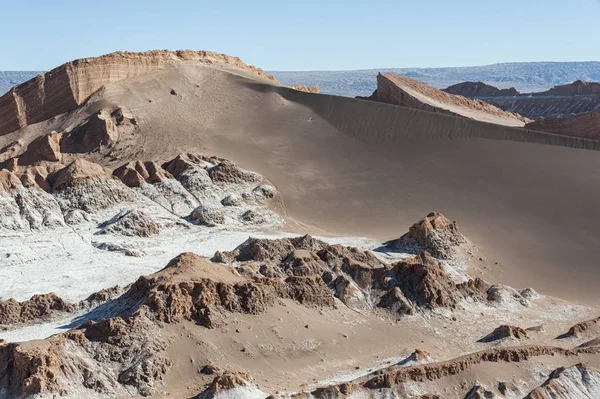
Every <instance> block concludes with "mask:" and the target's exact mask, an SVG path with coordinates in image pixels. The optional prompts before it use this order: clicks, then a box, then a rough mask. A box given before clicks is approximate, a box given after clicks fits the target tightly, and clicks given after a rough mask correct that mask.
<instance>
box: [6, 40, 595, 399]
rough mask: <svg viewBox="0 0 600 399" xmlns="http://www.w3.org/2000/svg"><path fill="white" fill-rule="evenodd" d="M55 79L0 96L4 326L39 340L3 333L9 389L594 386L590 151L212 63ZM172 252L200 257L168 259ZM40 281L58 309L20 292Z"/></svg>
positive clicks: (317, 392) (314, 394)
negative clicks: (289, 84)
mask: <svg viewBox="0 0 600 399" xmlns="http://www.w3.org/2000/svg"><path fill="white" fill-rule="evenodd" d="M198 57H200V59H199V58H198ZM203 57H204V58H203ZM206 57H208V58H206ZM211 57H213V58H214V57H216V58H215V61H214V62H212V61H211V60H212V58H211ZM113 61H115V62H114V63H113ZM55 71H63V72H64V76H66V78H65V79H60V78H57V77H56V75H55V76H54V78H53V76H52V73H51V74H50V75H47V76H45V77H43V78H36V80H34V81H30V82H28V83H25V84H24V85H23V86H21V88H20V89H15V90H13V91H12V92H11V93H9V94H8V95H7V96H5V97H2V99H0V103H1V102H2V101H5V102H6V101H8V103H5V105H6V106H5V107H2V108H0V113H2V114H1V115H3V118H5V119H3V121H4V122H5V124H4V125H2V124H0V132H1V133H0V148H1V150H0V159H2V164H1V165H0V166H1V167H2V168H3V169H4V170H2V171H1V173H0V188H1V190H0V200H1V203H0V205H1V207H0V212H1V213H2V219H0V229H2V231H1V234H2V236H3V239H4V240H5V242H4V241H3V242H4V243H5V244H6V245H3V247H6V248H2V250H3V251H4V252H3V253H4V256H3V257H2V262H1V263H0V267H2V272H3V273H5V274H6V275H7V280H9V279H10V278H11V276H12V277H14V276H15V275H16V274H19V275H20V277H19V278H17V279H15V278H13V279H12V280H11V281H12V282H10V283H9V285H10V287H8V288H5V289H4V291H2V292H0V296H3V295H7V293H8V294H10V295H11V296H13V297H18V301H14V300H6V301H0V302H1V303H0V313H3V314H5V315H8V317H6V318H5V320H4V321H3V323H5V324H6V326H0V328H3V329H8V330H6V331H7V335H6V337H7V338H8V339H9V340H10V341H20V340H21V339H23V338H24V337H36V338H44V339H41V340H39V341H29V342H25V343H15V342H10V343H7V342H3V341H2V340H0V360H1V359H3V360H4V361H0V396H2V395H3V394H5V396H6V395H8V396H27V395H29V394H37V393H43V394H53V393H61V394H62V393H66V394H67V395H71V396H72V397H73V396H86V395H89V394H90V393H91V392H94V394H96V393H98V394H101V395H104V396H123V397H124V396H127V395H137V394H140V395H154V396H155V397H162V396H169V395H175V396H177V397H191V396H196V395H198V394H200V396H198V397H203V398H204V397H205V398H219V397H221V398H226V397H235V395H237V396H238V397H240V396H241V397H257V398H263V397H265V396H267V393H266V392H269V393H274V394H275V395H277V397H306V398H332V397H333V398H338V397H347V395H346V394H347V393H348V392H349V390H351V391H352V392H354V394H355V396H356V395H363V394H364V395H371V396H373V397H383V396H385V397H412V396H419V395H425V396H420V397H428V398H431V397H435V396H431V395H429V396H427V395H426V394H430V393H435V394H440V395H443V397H449V398H456V399H462V398H463V397H466V398H468V397H477V395H480V396H481V395H484V396H486V397H487V396H489V395H495V394H496V393H498V394H499V395H500V394H502V395H504V393H503V391H506V390H508V389H513V388H515V389H516V390H515V391H514V392H515V394H514V395H513V397H517V394H520V395H521V396H519V397H522V396H523V395H526V394H527V393H528V392H531V391H532V390H535V393H536V394H537V395H538V396H539V397H550V395H551V393H550V392H547V386H548V384H546V383H545V382H544V381H546V380H548V381H551V382H552V384H553V385H556V386H558V387H560V388H561V389H562V390H563V391H564V390H568V389H569V387H570V386H573V385H574V384H575V385H577V386H581V387H583V386H582V385H581V384H584V385H585V384H586V385H585V387H583V388H582V390H581V392H584V390H586V389H587V390H588V391H589V392H592V391H593V390H597V389H598V387H599V386H600V379H599V378H596V376H598V375H600V374H598V370H597V367H598V365H599V363H598V351H599V347H598V345H597V341H596V340H597V328H596V327H597V326H596V324H597V323H595V321H596V320H597V319H596V317H597V310H598V309H597V287H598V283H600V274H599V273H598V266H597V265H598V262H597V259H598V257H599V256H600V234H599V233H598V229H597V221H598V220H599V219H600V210H598V207H597V203H598V200H599V199H600V173H599V172H600V157H599V155H598V154H599V153H598V150H599V149H600V142H598V141H593V140H586V139H582V138H576V137H568V136H561V135H554V134H549V133H543V132H538V131H534V130H527V129H523V128H514V127H510V126H505V125H503V124H498V123H496V124H492V123H487V122H485V121H479V120H476V118H475V119H474V118H471V117H465V115H460V116H457V115H455V113H453V112H449V113H446V112H428V111H427V110H423V109H414V108H408V107H404V106H397V105H390V104H384V103H379V102H374V101H366V100H360V99H350V98H342V97H336V96H328V95H320V94H316V93H312V92H310V91H315V90H316V89H314V90H313V89H310V90H309V92H306V91H304V89H306V88H301V87H298V86H297V87H296V88H287V87H283V86H280V85H279V84H278V83H277V82H276V81H274V80H272V79H270V78H269V77H268V76H266V75H265V74H264V73H263V72H262V71H261V70H259V69H257V68H254V67H249V66H246V65H245V64H243V63H241V61H240V60H239V59H237V58H233V57H227V56H220V55H215V54H213V53H204V52H199V53H196V52H193V53H188V52H184V53H180V52H177V53H170V52H150V53H146V54H131V53H125V54H116V55H109V56H105V57H100V58H96V59H89V60H82V61H76V62H73V63H69V64H67V65H66V66H63V67H59V68H57V69H56V70H55ZM61 73H62V72H61ZM44 82H46V83H47V82H52V84H50V83H48V84H46V83H44ZM53 88H54V89H56V90H55V91H53V90H54V89H53ZM65 93H66V94H65ZM25 94H26V95H25ZM51 99H57V101H56V102H54V101H51ZM60 99H62V100H61V101H63V100H64V101H63V102H61V101H58V100H60ZM11 101H12V102H11ZM478 115H480V114H478ZM483 119H485V118H483ZM485 120H487V119H485ZM6 121H8V122H6ZM14 126H17V130H11V129H13V127H14ZM212 155H215V156H212ZM167 161H168V162H167ZM231 161H233V162H231ZM237 165H239V166H240V167H238V166H237ZM432 210H435V211H440V212H443V213H444V214H446V215H447V216H449V217H451V218H452V219H447V218H446V217H444V216H443V215H441V214H438V213H431V214H429V212H430V211H432ZM427 214H428V216H427V217H425V218H422V217H423V215H427ZM454 219H456V220H458V221H459V223H458V224H460V230H459V228H458V224H457V223H455V222H453V220H454ZM416 220H418V222H417V223H415V224H412V223H413V222H414V221H416ZM411 225H412V226H411ZM409 226H411V227H409ZM407 227H409V228H408V233H406V231H407ZM268 232H270V235H268V236H269V237H270V238H271V239H265V238H266V237H267V236H265V233H268ZM299 232H302V233H318V234H319V235H320V236H321V237H320V238H319V239H314V238H312V237H310V236H307V235H302V236H298V237H292V233H294V235H297V233H299ZM405 233H406V234H405ZM251 234H252V235H254V234H256V235H257V237H255V238H250V239H248V240H246V237H247V236H248V235H251ZM463 234H464V236H463ZM331 236H334V237H331ZM335 236H337V237H335ZM340 236H350V237H347V238H345V239H344V238H343V237H340ZM240 237H243V239H241V238H240ZM361 237H364V238H361ZM399 237H400V238H399ZM398 238H399V239H398ZM23 240H26V241H27V242H28V243H29V244H31V246H32V247H34V248H33V249H31V250H29V251H27V250H23V248H22V243H23ZM328 240H333V242H335V243H336V244H339V243H341V242H344V241H345V240H348V241H347V242H352V243H356V244H352V245H356V246H357V247H358V248H351V247H346V246H344V245H330V244H329V243H328ZM388 240H389V241H388ZM384 241H387V242H384ZM469 241H470V242H469ZM238 244H240V245H238ZM187 250H192V251H193V252H195V253H199V254H202V255H207V254H209V255H211V256H212V258H211V261H212V262H215V263H211V262H208V261H207V260H206V259H205V258H202V257H200V256H199V255H196V254H193V253H185V254H181V255H179V256H176V257H175V258H174V259H173V260H172V261H171V262H169V263H168V264H167V267H165V268H163V269H162V270H160V269H161V268H162V267H163V266H164V264H165V262H163V261H165V260H166V259H170V258H171V257H173V256H174V255H176V253H181V252H184V251H187ZM215 251H216V252H215ZM423 251H428V252H427V253H425V252H423ZM213 254H214V256H213ZM14 255H16V256H14ZM125 257H129V258H131V259H130V260H126V259H125ZM61 261H64V262H63V263H60V262H61ZM71 265H73V270H71ZM50 267H52V270H47V269H49V268H50ZM107 269H108V270H107ZM38 270H39V274H40V276H39V277H40V278H38V276H35V277H33V273H36V274H38V273H37V271H38ZM74 270H75V271H74ZM158 270H160V271H159V272H158V273H154V274H150V275H148V276H146V277H140V278H138V279H137V282H135V283H134V284H132V285H130V286H128V287H126V288H125V289H124V291H125V294H123V295H122V296H120V297H119V298H117V299H114V300H113V299H111V298H112V297H111V295H113V294H114V295H118V292H121V289H120V288H118V287H114V288H111V289H109V290H108V291H107V290H102V291H100V292H98V293H95V294H92V295H91V296H89V297H88V299H86V300H85V301H88V302H89V305H85V304H84V307H85V308H86V309H88V307H89V306H95V305H92V303H94V304H97V305H99V307H98V308H97V309H93V310H91V311H89V312H87V313H85V314H79V313H78V311H79V307H78V308H77V309H76V308H75V307H74V305H73V304H75V302H74V301H75V300H79V299H82V298H86V295H89V294H91V293H90V292H88V291H89V290H90V289H91V288H90V287H92V286H93V287H95V288H94V289H96V288H109V287H111V286H112V285H114V283H115V282H117V281H118V282H119V283H120V284H121V283H122V284H123V285H125V284H127V283H129V282H132V281H134V280H135V278H134V277H137V276H138V275H139V273H140V272H142V271H143V272H144V273H145V272H146V271H147V272H150V273H152V272H156V271H158ZM46 271H47V272H46ZM108 273H110V274H112V275H111V276H110V278H107V274H108ZM91 279H94V280H95V281H94V282H93V284H92V283H91V282H89V281H83V280H91ZM117 279H118V280H117ZM96 280H97V281H96ZM109 283H110V284H109ZM25 284H27V285H28V287H26V288H19V287H23V285H25ZM74 284H78V286H77V287H74V286H73V285H74ZM503 284H507V285H510V286H512V287H509V286H507V285H503ZM529 286H531V287H533V288H535V289H533V288H526V289H524V288H525V287H529ZM40 287H44V288H46V287H48V288H50V289H49V290H48V291H52V290H55V289H56V291H57V294H58V296H57V297H56V299H57V300H61V298H62V299H65V298H66V302H65V303H67V304H68V305H70V306H68V307H59V308H57V309H54V308H53V307H52V306H50V305H49V304H47V303H46V301H43V300H39V298H38V297H34V299H32V300H29V301H27V300H26V299H28V297H29V294H28V295H25V293H24V291H27V290H30V291H31V293H35V292H36V290H38V289H40ZM536 290H537V291H539V292H540V293H541V294H542V295H539V294H538V293H537V292H536ZM75 294H76V295H75ZM544 294H545V295H544ZM21 296H22V297H21ZM36 298H37V299H36ZM41 298H42V299H44V298H55V296H53V295H50V296H47V297H46V296H45V297H41ZM565 299H566V300H567V301H565ZM79 303H81V302H79ZM582 304H583V305H586V304H587V305H589V306H581V305H582ZM77 306H79V305H77ZM63 308H64V309H63ZM23 309H28V311H27V312H25V313H23ZM65 314H66V315H65ZM17 316H18V317H17ZM23 316H26V317H23ZM59 318H60V320H63V319H65V318H67V323H66V324H65V325H62V326H61V327H58V328H57V324H56V323H57V322H58V321H59ZM29 323H34V324H29ZM35 323H37V324H35ZM82 323H84V324H82ZM571 326H574V327H572V328H570V327H571ZM34 327H36V328H34ZM71 328H74V329H71ZM59 329H66V330H67V331H66V332H64V333H61V334H57V335H54V336H52V337H49V338H45V337H47V335H48V334H51V333H52V332H58V330H59ZM571 330H573V331H574V332H576V333H573V334H565V331H571ZM19 334H27V335H24V336H20V335H19ZM415 349H416V350H415ZM581 361H589V362H590V364H589V365H588V366H575V367H568V366H572V365H573V364H575V363H578V362H581ZM565 366H567V368H564V367H565ZM553 370H554V371H553ZM246 371H249V373H247V372H246ZM584 374H585V375H584ZM589 375H591V376H593V377H594V378H593V379H590V378H588V377H586V376H589ZM492 376H493V377H492ZM181 381H186V384H181ZM502 384H505V385H502ZM517 385H518V386H517ZM293 392H300V393H299V395H300V396H298V395H296V396H293ZM465 395H467V396H465ZM532 395H533V394H532ZM509 397H510V396H509Z"/></svg>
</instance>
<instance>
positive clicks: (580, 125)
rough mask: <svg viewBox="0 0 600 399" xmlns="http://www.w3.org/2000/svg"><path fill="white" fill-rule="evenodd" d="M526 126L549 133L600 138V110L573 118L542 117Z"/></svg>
mask: <svg viewBox="0 0 600 399" xmlns="http://www.w3.org/2000/svg"><path fill="white" fill-rule="evenodd" d="M525 127H526V128H527V129H531V130H540V131H543V132H548V133H556V134H563V135H566V136H575V137H583V138H586V139H594V140H600V112H590V113H586V114H581V115H577V116H574V117H572V118H555V119H542V120H539V121H535V122H531V123H528V124H527V125H526V126H525Z"/></svg>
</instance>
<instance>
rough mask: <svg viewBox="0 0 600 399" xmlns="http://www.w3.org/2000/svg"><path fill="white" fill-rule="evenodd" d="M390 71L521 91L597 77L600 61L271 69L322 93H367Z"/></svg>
mask: <svg viewBox="0 0 600 399" xmlns="http://www.w3.org/2000/svg"><path fill="white" fill-rule="evenodd" d="M379 72H381V73H386V72H393V73H397V74H399V75H404V76H408V77H410V78H413V79H415V80H418V81H420V82H423V83H426V84H428V85H430V86H433V87H435V88H438V89H444V88H446V87H448V86H450V85H453V84H456V83H460V82H465V81H475V82H484V83H487V84H490V85H492V86H496V87H498V88H501V89H504V88H510V87H515V88H516V89H517V90H519V91H520V92H522V93H523V92H536V91H544V90H548V89H550V88H552V87H554V86H555V85H562V84H566V83H571V82H573V81H575V80H584V81H586V80H590V81H600V62H598V61H589V62H524V63H503V64H493V65H486V66H474V67H456V68H381V69H367V70H358V71H314V72H286V71H270V72H269V73H271V74H273V75H274V76H275V78H277V80H279V81H280V82H281V83H283V84H285V85H291V84H294V83H299V84H303V85H310V86H312V85H318V86H319V87H320V88H321V93H325V94H335V95H339V96H348V97H354V96H368V95H371V93H373V90H375V88H376V86H377V80H376V77H377V74H378V73H379Z"/></svg>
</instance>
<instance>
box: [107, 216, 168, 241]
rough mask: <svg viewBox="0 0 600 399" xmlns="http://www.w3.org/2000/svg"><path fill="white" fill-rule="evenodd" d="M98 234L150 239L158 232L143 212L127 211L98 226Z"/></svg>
mask: <svg viewBox="0 0 600 399" xmlns="http://www.w3.org/2000/svg"><path fill="white" fill-rule="evenodd" d="M100 228H101V230H100V232H99V233H100V234H118V235H123V236H129V237H150V236H153V235H156V234H158V233H159V231H160V227H159V225H158V223H156V222H155V221H154V220H153V219H152V217H151V216H150V215H148V214H147V213H146V212H144V211H139V210H129V211H125V212H122V213H119V214H117V215H115V216H114V217H113V218H112V219H110V220H108V221H106V222H104V223H102V224H101V225H100Z"/></svg>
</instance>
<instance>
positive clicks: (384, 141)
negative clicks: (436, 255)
mask: <svg viewBox="0 0 600 399" xmlns="http://www.w3.org/2000/svg"><path fill="white" fill-rule="evenodd" d="M244 75H245V73H244V72H235V73H232V70H218V69H215V68H205V67H201V66H200V65H199V64H194V63H193V62H189V63H186V64H181V65H179V66H177V67H172V68H168V69H165V70H162V71H159V72H154V73H152V74H148V75H143V76H139V77H136V78H133V79H130V80H127V81H122V82H118V83H114V84H110V85H108V86H107V87H106V89H105V90H104V91H102V92H100V93H98V94H97V95H95V96H94V97H93V98H92V99H91V100H90V102H89V108H88V110H96V109H98V108H100V107H106V106H108V105H111V104H118V105H121V106H126V107H129V108H130V109H131V110H132V111H133V113H134V114H135V115H136V117H137V118H138V119H139V120H140V124H141V132H142V141H141V143H140V144H139V145H138V146H136V147H135V148H126V149H123V151H122V152H121V153H122V154H123V157H124V158H126V157H127V156H130V155H132V154H134V153H135V155H136V158H137V159H167V158H169V157H172V156H174V155H176V154H177V153H179V152H181V151H188V150H195V151H199V152H203V151H204V152H205V153H210V154H216V155H220V156H223V157H225V158H228V159H232V160H233V161H234V162H237V163H239V164H240V165H242V166H243V167H245V168H247V169H250V170H255V171H257V172H259V173H261V174H263V175H264V176H267V177H268V178H269V179H270V180H271V181H273V183H274V184H275V185H276V186H277V187H278V188H279V189H280V191H281V192H282V194H283V199H284V202H285V204H286V209H285V210H286V211H287V213H288V215H289V216H290V217H292V218H294V219H296V220H298V221H300V222H302V223H303V225H310V226H314V228H315V229H316V230H318V231H319V232H322V231H327V232H329V233H331V234H339V235H346V236H348V235H353V236H368V237H376V238H381V239H387V238H396V237H398V236H399V235H400V233H401V232H402V231H403V230H404V226H407V225H409V224H410V223H412V222H413V221H415V220H418V219H419V218H420V217H422V215H424V214H426V213H428V212H429V211H432V210H436V211H440V212H442V213H444V214H446V215H448V216H449V217H451V218H453V219H456V220H458V221H460V225H461V227H462V229H463V231H464V233H465V235H467V236H468V237H470V238H471V239H472V240H473V242H474V243H475V244H477V245H478V246H479V247H480V248H481V249H482V250H483V251H484V253H485V254H486V257H488V258H490V259H493V260H494V261H498V262H499V265H498V266H497V267H496V268H495V269H496V270H494V271H493V274H494V276H495V277H496V278H498V279H499V280H500V281H502V282H505V283H507V284H512V285H519V286H535V287H536V288H537V289H539V290H540V291H541V292H543V293H551V294H553V295H557V296H563V297H565V298H575V299H581V300H585V301H594V300H595V299H597V295H596V293H597V285H598V283H600V273H598V268H597V267H598V266H597V265H598V258H599V256H600V234H599V233H598V230H597V220H599V218H600V210H599V209H598V206H597V203H598V199H599V198H600V156H599V155H598V152H597V151H594V149H598V148H600V144H598V143H597V142H589V141H585V140H581V139H574V138H567V137H561V136H555V135H550V134H544V133H539V132H533V131H527V130H522V129H515V128H509V127H504V126H497V125H491V124H487V123H483V122H478V121H473V120H467V119H462V118H455V117H452V116H446V115H439V114H432V113H428V112H424V111H418V110H411V109H407V108H403V107H397V106H392V105H387V104H379V103H374V102H370V101H363V100H356V99H349V98H341V97H335V96H327V95H315V94H310V93H303V92H299V91H295V90H292V89H288V88H284V87H279V86H277V85H275V84H274V83H273V82H270V81H267V80H261V79H258V80H256V79H252V80H250V79H249V78H248V77H247V74H246V76H244ZM172 89H174V90H176V92H177V95H171V94H170V92H171V90H172ZM85 109H86V108H85V107H83V108H82V109H80V110H79V113H80V114H79V115H77V113H76V114H75V115H74V116H69V117H65V118H56V120H53V121H47V122H43V123H40V124H38V125H34V126H30V127H29V128H27V129H26V130H25V131H24V132H20V133H14V134H9V135H6V136H4V137H2V139H3V140H2V141H3V142H7V143H8V142H10V141H12V140H13V139H14V138H15V137H16V136H17V134H18V135H20V137H25V138H27V137H34V136H36V135H38V134H40V133H41V132H47V131H49V130H52V129H56V130H60V128H64V127H68V126H69V124H70V123H72V122H73V119H77V118H79V117H81V114H82V113H85V112H86V111H85ZM0 144H4V143H0ZM573 147H580V148H573ZM581 147H584V148H587V149H582V148H581ZM119 162H121V163H122V162H124V161H118V160H116V161H114V164H119ZM565 281H567V282H568V284H565Z"/></svg>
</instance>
